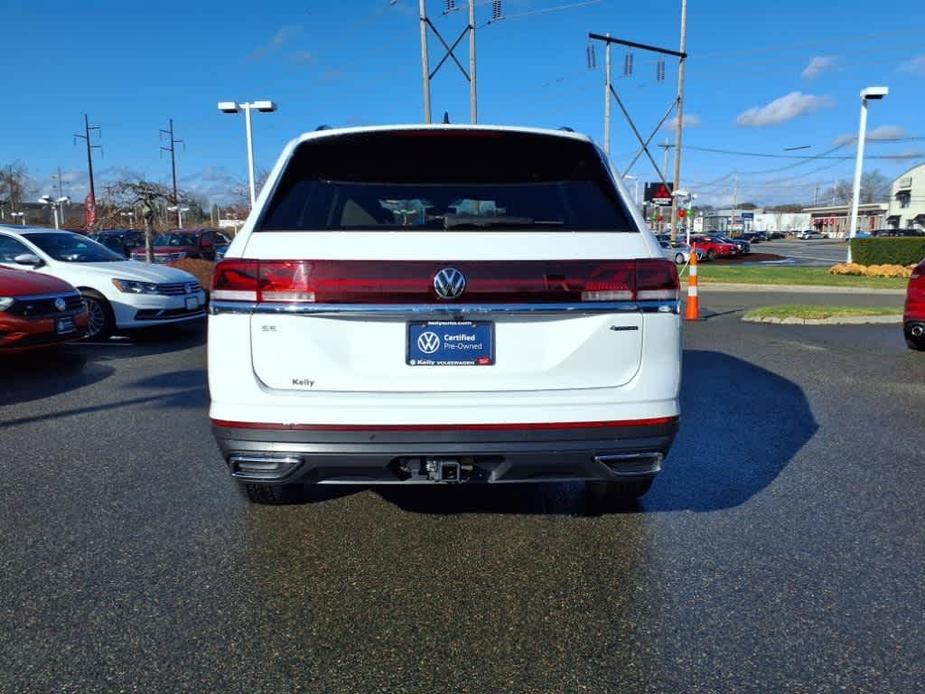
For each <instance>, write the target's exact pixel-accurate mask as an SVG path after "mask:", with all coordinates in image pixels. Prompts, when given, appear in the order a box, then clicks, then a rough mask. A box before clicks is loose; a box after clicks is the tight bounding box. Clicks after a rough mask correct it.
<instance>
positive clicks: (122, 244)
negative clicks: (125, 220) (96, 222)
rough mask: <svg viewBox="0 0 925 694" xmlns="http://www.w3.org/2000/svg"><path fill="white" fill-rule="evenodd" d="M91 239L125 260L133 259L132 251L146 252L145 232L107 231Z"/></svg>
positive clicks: (96, 234) (98, 233)
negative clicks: (138, 249) (140, 250)
mask: <svg viewBox="0 0 925 694" xmlns="http://www.w3.org/2000/svg"><path fill="white" fill-rule="evenodd" d="M90 238H91V239H93V240H94V241H96V242H97V243H101V244H103V245H104V246H106V248H108V249H109V250H111V251H114V252H116V253H118V254H119V255H121V256H122V257H123V258H131V257H132V251H134V250H135V249H136V248H140V249H142V251H143V250H144V247H145V234H144V232H143V231H137V230H134V229H106V230H104V231H98V232H96V233H95V234H90Z"/></svg>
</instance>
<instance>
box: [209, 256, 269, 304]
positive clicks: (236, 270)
mask: <svg viewBox="0 0 925 694" xmlns="http://www.w3.org/2000/svg"><path fill="white" fill-rule="evenodd" d="M259 273H260V265H259V263H258V262H257V261H256V260H241V259H239V258H235V259H233V260H223V261H221V262H220V263H218V264H216V266H215V270H214V272H213V273H212V291H211V295H212V299H216V300H221V301H257V300H258V288H259Z"/></svg>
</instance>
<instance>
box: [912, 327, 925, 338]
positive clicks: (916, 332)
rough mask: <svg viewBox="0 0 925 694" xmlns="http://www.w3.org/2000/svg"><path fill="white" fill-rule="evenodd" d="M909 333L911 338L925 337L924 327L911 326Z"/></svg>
mask: <svg viewBox="0 0 925 694" xmlns="http://www.w3.org/2000/svg"><path fill="white" fill-rule="evenodd" d="M909 332H910V333H911V334H912V337H922V335H925V325H913V326H912V330H911V331H909Z"/></svg>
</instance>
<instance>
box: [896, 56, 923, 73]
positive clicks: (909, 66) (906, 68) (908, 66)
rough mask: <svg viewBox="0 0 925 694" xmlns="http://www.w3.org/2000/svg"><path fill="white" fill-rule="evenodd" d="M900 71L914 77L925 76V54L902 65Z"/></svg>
mask: <svg viewBox="0 0 925 694" xmlns="http://www.w3.org/2000/svg"><path fill="white" fill-rule="evenodd" d="M898 69H899V71H900V72H910V73H912V74H913V75H925V54H923V55H918V56H916V57H915V58H911V59H909V60H906V61H905V62H903V63H900V65H899V68H898Z"/></svg>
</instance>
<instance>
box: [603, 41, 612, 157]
mask: <svg viewBox="0 0 925 694" xmlns="http://www.w3.org/2000/svg"><path fill="white" fill-rule="evenodd" d="M605 36H606V37H607V38H608V39H609V38H610V34H605ZM610 80H611V77H610V41H607V42H605V43H604V154H606V155H607V156H608V157H609V156H610Z"/></svg>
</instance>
